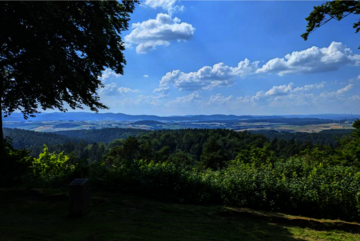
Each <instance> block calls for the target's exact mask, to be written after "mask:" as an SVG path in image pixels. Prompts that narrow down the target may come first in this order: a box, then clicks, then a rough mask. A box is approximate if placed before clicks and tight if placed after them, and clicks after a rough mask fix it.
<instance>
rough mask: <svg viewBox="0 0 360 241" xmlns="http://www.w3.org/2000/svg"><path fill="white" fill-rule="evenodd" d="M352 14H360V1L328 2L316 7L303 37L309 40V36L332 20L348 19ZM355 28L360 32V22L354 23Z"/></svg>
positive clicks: (308, 18)
mask: <svg viewBox="0 0 360 241" xmlns="http://www.w3.org/2000/svg"><path fill="white" fill-rule="evenodd" d="M350 14H360V2H359V1H339V0H336V1H328V2H326V3H324V4H322V5H320V6H315V7H314V10H313V11H312V12H311V13H310V14H309V16H308V17H307V18H306V21H307V22H308V24H307V28H306V32H305V33H303V34H302V35H301V37H302V38H304V40H307V39H308V37H309V34H310V33H312V32H313V31H315V30H316V29H317V28H319V27H321V26H322V25H324V24H326V23H327V22H329V21H330V20H332V19H336V20H338V21H340V20H342V19H343V18H345V17H347V16H348V15H350ZM353 27H354V28H355V30H356V33H357V32H359V31H360V20H359V21H358V22H356V23H354V25H353Z"/></svg>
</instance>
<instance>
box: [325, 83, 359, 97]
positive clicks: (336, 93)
mask: <svg viewBox="0 0 360 241" xmlns="http://www.w3.org/2000/svg"><path fill="white" fill-rule="evenodd" d="M353 87H354V84H348V85H347V86H345V87H344V88H341V89H338V90H337V91H334V92H323V93H321V94H320V97H322V98H339V97H341V96H342V95H343V94H345V93H346V92H348V91H349V90H351V89H352V88H353Z"/></svg>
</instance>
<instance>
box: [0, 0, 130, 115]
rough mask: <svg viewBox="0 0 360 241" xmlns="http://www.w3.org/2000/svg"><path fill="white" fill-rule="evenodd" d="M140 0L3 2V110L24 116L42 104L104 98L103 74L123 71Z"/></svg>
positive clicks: (76, 104) (95, 104)
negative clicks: (127, 35) (124, 35)
mask: <svg viewBox="0 0 360 241" xmlns="http://www.w3.org/2000/svg"><path fill="white" fill-rule="evenodd" d="M136 2H137V0H127V1H122V2H118V1H59V2H49V1H41V2H27V1H25V2H1V3H0V83H1V84H0V88H1V91H0V97H1V98H0V101H1V102H0V104H1V108H0V110H1V111H3V112H4V114H5V116H7V115H9V114H11V113H12V112H13V111H15V110H20V111H21V112H22V113H23V114H24V118H27V117H28V116H33V114H34V113H38V108H39V107H40V106H41V107H42V109H43V110H46V109H54V108H57V109H59V110H60V111H67V109H66V107H64V102H65V103H67V104H68V105H69V106H70V108H72V109H75V108H83V106H88V107H90V109H91V110H92V111H98V109H104V108H107V107H106V106H105V105H104V104H102V103H100V98H99V96H98V95H97V89H98V88H99V87H103V85H102V83H101V81H100V80H98V76H99V75H101V71H103V70H104V69H105V67H106V68H110V69H112V70H114V71H115V72H116V73H119V74H123V68H124V65H125V64H126V62H125V59H124V55H123V53H122V51H123V50H124V49H125V48H124V45H123V42H122V40H121V37H120V33H121V32H122V31H124V30H127V28H128V21H129V19H130V18H129V17H130V15H129V14H130V13H132V12H133V10H134V5H135V3H136Z"/></svg>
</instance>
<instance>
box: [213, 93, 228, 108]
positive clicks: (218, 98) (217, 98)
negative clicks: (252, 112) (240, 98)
mask: <svg viewBox="0 0 360 241" xmlns="http://www.w3.org/2000/svg"><path fill="white" fill-rule="evenodd" d="M232 99H233V96H232V95H229V96H228V97H225V96H224V95H222V94H220V93H218V94H216V95H211V96H210V100H209V104H210V105H211V104H226V103H228V102H230V101H231V100H232Z"/></svg>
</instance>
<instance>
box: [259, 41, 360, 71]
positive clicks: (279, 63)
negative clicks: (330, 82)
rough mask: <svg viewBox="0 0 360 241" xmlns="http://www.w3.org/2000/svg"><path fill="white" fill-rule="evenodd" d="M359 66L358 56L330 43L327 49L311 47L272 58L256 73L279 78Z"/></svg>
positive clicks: (340, 44)
mask: <svg viewBox="0 0 360 241" xmlns="http://www.w3.org/2000/svg"><path fill="white" fill-rule="evenodd" d="M348 64H352V65H359V64H360V55H357V54H353V53H352V51H351V50H350V49H349V48H347V47H346V46H345V45H343V44H342V43H339V42H332V43H331V44H330V46H329V47H325V48H318V47H315V46H314V47H311V48H308V49H306V50H302V51H294V52H292V53H291V54H287V55H286V56H285V57H284V58H274V59H271V60H269V61H268V62H267V63H266V64H265V65H263V66H262V67H261V68H259V69H258V70H257V71H256V73H276V74H278V75H280V76H282V75H286V74H295V73H312V72H325V71H333V70H337V69H338V68H340V67H342V66H344V65H348Z"/></svg>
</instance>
